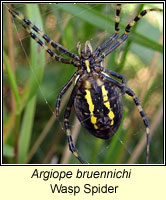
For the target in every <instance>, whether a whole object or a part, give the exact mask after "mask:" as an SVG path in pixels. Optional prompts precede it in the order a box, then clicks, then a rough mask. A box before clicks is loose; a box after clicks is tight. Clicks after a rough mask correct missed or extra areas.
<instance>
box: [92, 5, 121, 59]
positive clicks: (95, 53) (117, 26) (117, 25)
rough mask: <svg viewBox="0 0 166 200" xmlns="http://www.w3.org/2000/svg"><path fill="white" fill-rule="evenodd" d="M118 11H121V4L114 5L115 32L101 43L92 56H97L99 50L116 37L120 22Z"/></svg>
mask: <svg viewBox="0 0 166 200" xmlns="http://www.w3.org/2000/svg"><path fill="white" fill-rule="evenodd" d="M120 11H121V4H117V6H116V16H115V33H114V34H113V35H112V36H111V37H110V38H109V39H108V40H107V41H105V42H104V43H103V44H101V45H100V46H99V47H98V48H97V49H96V50H95V51H94V53H93V55H94V57H98V56H99V54H100V53H101V51H103V50H104V49H106V48H107V47H109V46H110V45H111V44H112V42H113V41H114V40H115V39H116V38H117V37H118V35H119V30H120V28H119V22H120Z"/></svg>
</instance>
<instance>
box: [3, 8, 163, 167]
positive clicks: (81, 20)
mask: <svg viewBox="0 0 166 200" xmlns="http://www.w3.org/2000/svg"><path fill="white" fill-rule="evenodd" d="M7 7H12V8H14V9H16V10H17V11H19V12H20V13H22V14H23V15H24V16H25V17H26V18H28V19H30V20H31V21H32V23H33V24H35V25H36V26H37V27H38V28H40V29H41V30H42V31H43V32H45V33H46V34H47V35H48V36H49V37H51V38H52V39H53V40H55V41H57V42H59V43H60V44H62V45H63V46H65V47H66V48H68V49H69V50H70V51H72V52H75V53H77V52H76V44H77V42H78V41H80V42H81V44H82V47H84V44H85V42H86V40H90V42H91V44H92V47H93V48H94V49H95V48H96V47H97V46H98V45H99V44H101V43H102V42H103V41H104V40H106V39H107V38H108V37H109V36H110V35H111V34H112V33H113V32H114V16H115V8H116V5H115V4H12V5H9V4H4V6H3V14H4V17H3V37H4V40H3V49H4V52H3V55H4V58H3V59H4V65H3V163H6V164H13V163H21V164H22V163H29V164H46V163H53V164H56V163H79V162H78V161H77V160H76V159H75V157H74V156H72V155H71V153H70V152H69V150H68V146H67V138H66V135H65V131H64V128H63V114H64V109H65V105H66V103H67V101H68V99H69V97H70V92H71V89H72V87H71V88H70V89H69V91H68V92H67V93H66V94H65V95H64V98H63V101H62V104H61V105H62V106H61V116H60V120H59V121H57V120H56V117H55V113H54V110H55V103H56V98H57V95H58V93H59V92H60V90H61V88H62V87H63V86H64V85H65V83H67V81H68V80H69V79H70V77H71V76H72V74H73V73H74V72H75V70H76V69H75V67H73V66H72V65H65V64H61V63H58V62H56V61H54V60H52V59H51V58H50V57H49V55H47V53H45V52H44V50H43V49H41V47H39V45H38V44H36V42H34V41H32V39H31V38H30V37H29V35H28V34H27V33H26V31H25V30H24V29H23V28H22V26H21V25H20V24H18V23H17V22H16V20H14V21H13V23H11V15H10V14H9V13H8V12H7V9H6V8H7ZM146 8H162V4H148V5H147V4H123V6H122V12H121V22H120V28H121V30H120V33H121V34H122V33H123V32H124V28H125V26H126V25H127V23H129V22H130V21H131V20H132V19H133V18H134V17H135V16H136V15H137V14H138V13H139V12H140V11H141V10H143V9H146ZM162 20H163V13H162V12H161V13H160V12H151V13H149V14H147V15H146V16H145V17H144V18H142V19H141V20H140V22H139V23H138V24H136V26H135V27H133V29H132V31H131V34H130V36H129V38H128V40H127V41H126V42H125V43H124V44H123V45H122V46H121V47H120V48H118V49H117V50H115V51H114V52H112V53H111V55H109V56H107V58H106V59H105V60H104V63H103V64H104V66H105V67H106V68H108V69H111V70H113V71H116V72H118V73H121V74H123V75H124V76H125V78H126V80H127V86H128V87H129V88H131V89H132V90H133V91H134V92H135V93H136V94H137V96H138V97H139V99H140V101H141V104H142V106H143V108H144V111H145V113H146V114H147V116H148V118H149V120H150V127H151V133H152V137H151V144H150V161H149V163H150V164H162V163H163V149H164V147H163V47H162V35H163V32H162V27H163V21H162ZM6 36H7V37H6ZM6 38H8V39H6ZM60 55H62V56H64V55H63V54H62V53H60ZM64 57H65V56H64ZM123 100H124V115H123V121H122V123H121V126H120V128H119V130H118V131H117V133H116V134H115V135H114V136H113V137H112V138H111V139H110V140H107V141H104V140H101V139H97V138H95V137H94V136H92V135H91V134H89V133H88V131H87V130H85V129H84V128H82V127H81V126H80V124H79V122H78V120H76V118H75V115H74V111H73V113H72V115H71V118H70V121H71V130H72V134H73V137H74V141H75V144H76V148H77V150H78V152H79V154H80V155H81V157H82V158H83V159H84V160H86V161H87V162H88V163H91V164H97V163H99V164H117V163H118V164H119V163H120V164H128V163H136V164H144V163H145V154H146V148H145V147H146V141H145V133H146V131H145V127H144V124H143V122H142V119H141V117H140V115H139V112H138V111H137V108H136V106H135V104H134V103H133V100H132V99H131V98H130V97H128V96H127V95H125V96H124V97H123Z"/></svg>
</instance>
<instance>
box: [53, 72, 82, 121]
mask: <svg viewBox="0 0 166 200" xmlns="http://www.w3.org/2000/svg"><path fill="white" fill-rule="evenodd" d="M81 72H82V71H81V70H80V71H76V72H75V73H74V74H73V76H72V77H71V79H70V80H69V81H68V82H67V84H66V85H65V86H64V87H63V88H62V90H61V91H60V92H59V94H58V98H57V102H56V117H57V118H58V117H59V108H60V104H61V99H62V96H63V95H64V94H65V92H66V91H67V90H68V89H69V87H70V86H71V84H72V83H73V82H74V80H75V79H76V77H77V76H79V75H80V74H81Z"/></svg>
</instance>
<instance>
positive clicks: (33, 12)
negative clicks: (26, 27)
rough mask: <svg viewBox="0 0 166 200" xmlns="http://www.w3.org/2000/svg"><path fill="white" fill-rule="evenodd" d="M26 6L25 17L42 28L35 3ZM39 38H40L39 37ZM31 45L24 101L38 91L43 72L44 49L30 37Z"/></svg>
mask: <svg viewBox="0 0 166 200" xmlns="http://www.w3.org/2000/svg"><path fill="white" fill-rule="evenodd" d="M26 7H27V13H28V16H27V18H28V19H30V21H31V22H32V23H34V24H37V25H38V27H40V29H41V30H43V25H42V19H41V16H40V12H39V9H38V6H37V4H35V5H31V4H28V5H26ZM40 39H41V38H40ZM30 41H31V47H30V52H31V55H30V64H29V67H30V77H29V87H28V90H25V93H24V95H25V96H26V98H25V96H24V101H25V99H26V102H25V103H28V101H29V100H30V99H31V98H32V97H33V96H34V95H35V94H36V93H37V92H38V89H39V87H40V84H41V81H42V77H43V73H44V61H45V51H44V49H43V48H42V47H40V46H39V45H38V44H37V42H36V41H34V40H33V39H32V38H31V40H30Z"/></svg>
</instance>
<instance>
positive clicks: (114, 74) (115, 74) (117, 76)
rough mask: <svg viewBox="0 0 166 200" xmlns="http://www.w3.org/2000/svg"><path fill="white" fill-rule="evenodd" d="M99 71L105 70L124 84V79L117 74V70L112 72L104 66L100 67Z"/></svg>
mask: <svg viewBox="0 0 166 200" xmlns="http://www.w3.org/2000/svg"><path fill="white" fill-rule="evenodd" d="M100 71H102V72H105V73H106V74H108V75H111V76H114V77H116V78H118V79H120V80H121V81H122V84H123V85H124V86H125V85H126V79H125V77H124V76H123V75H122V74H119V73H117V72H114V71H112V70H109V69H106V68H104V67H100Z"/></svg>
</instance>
